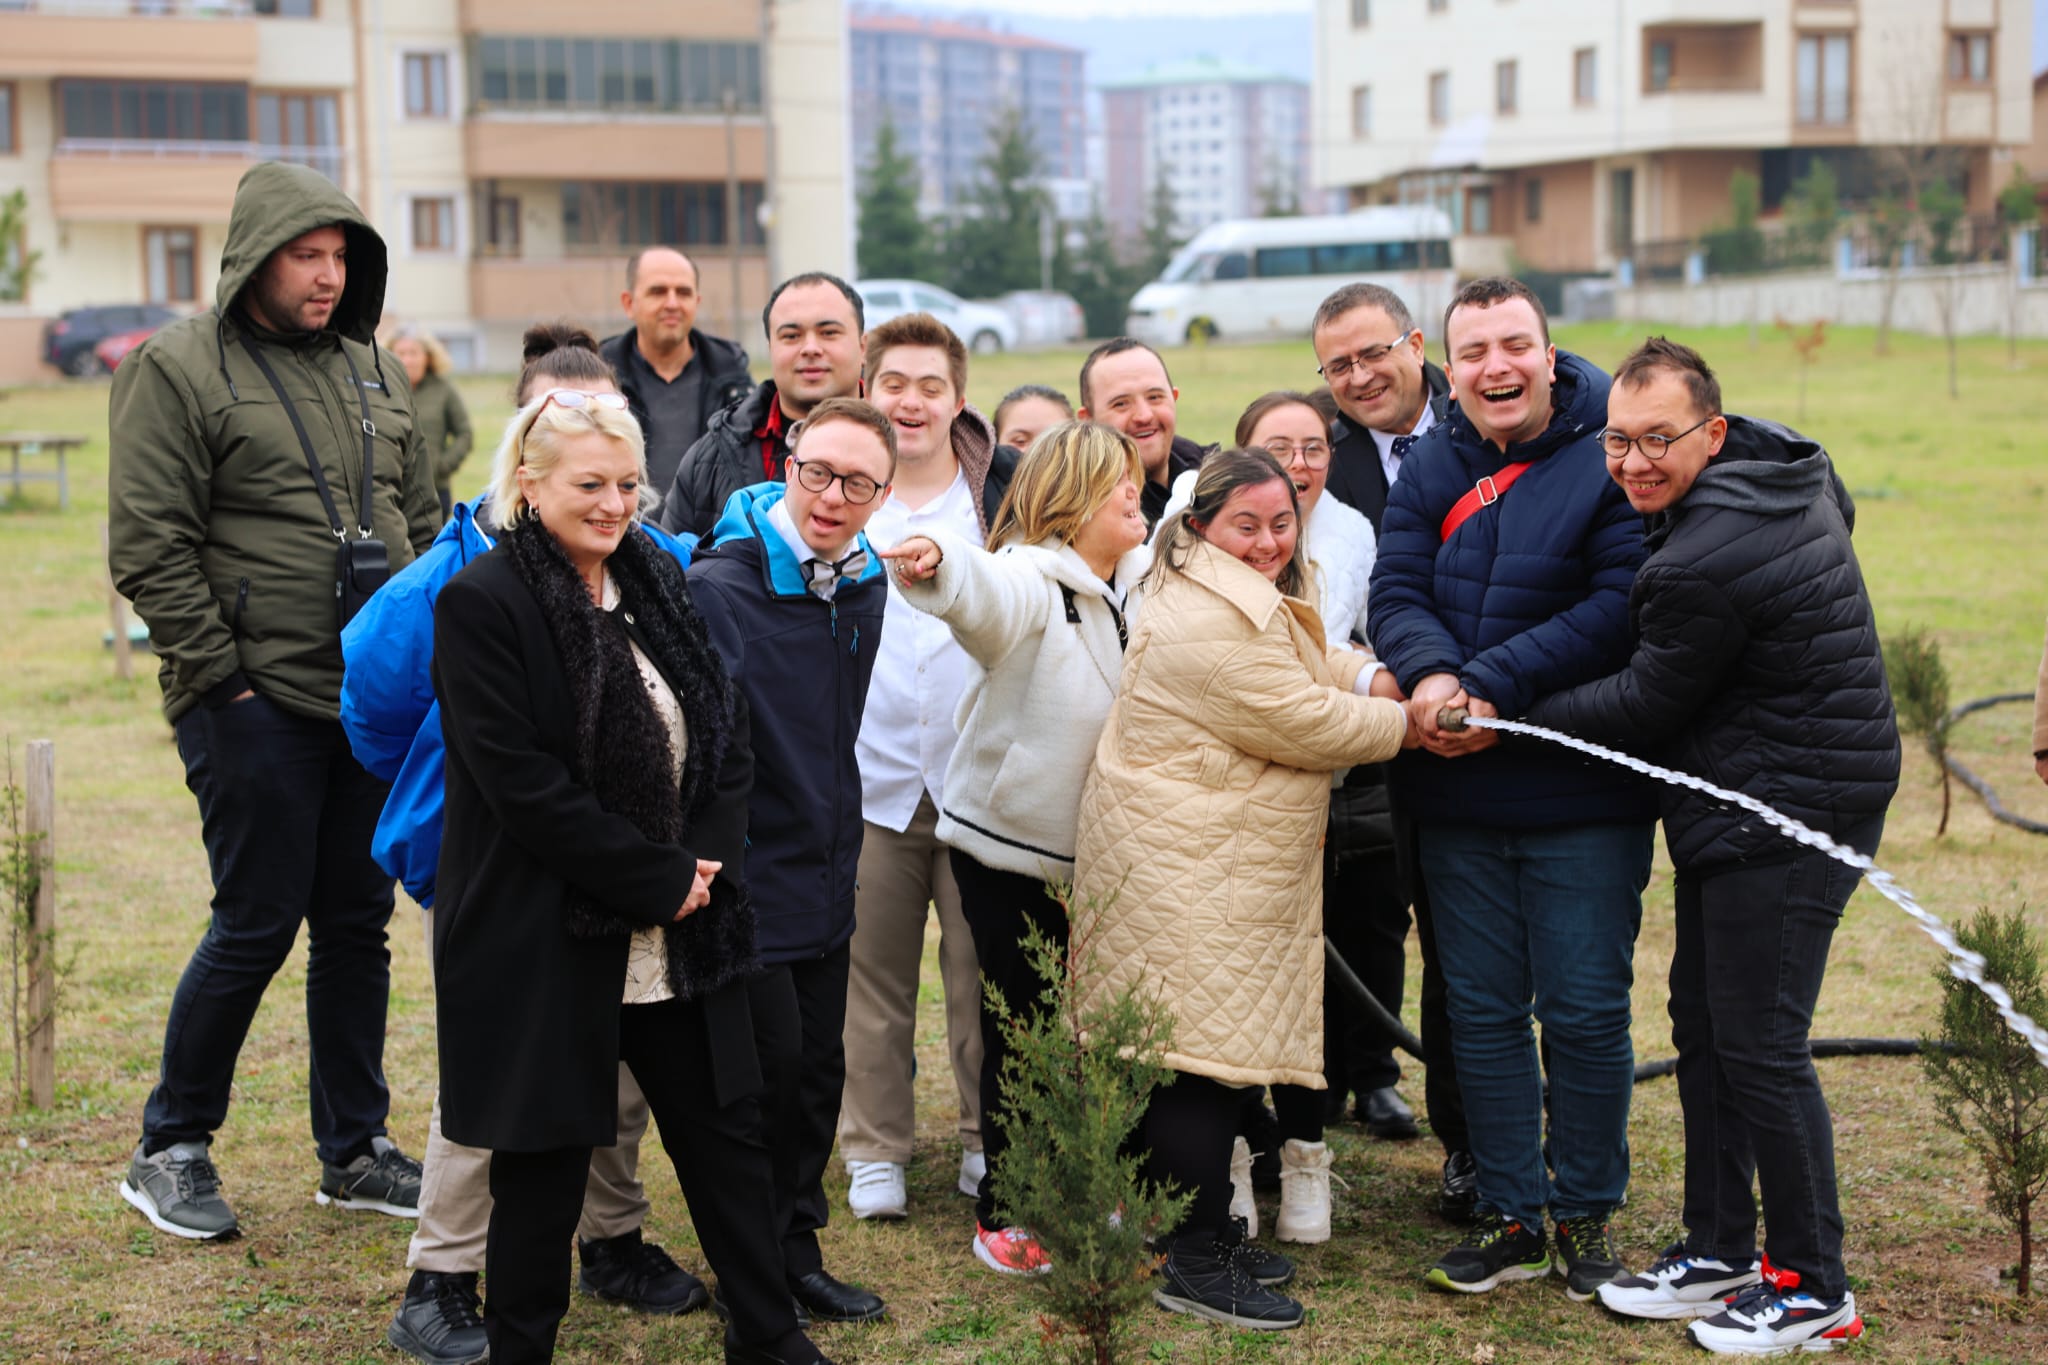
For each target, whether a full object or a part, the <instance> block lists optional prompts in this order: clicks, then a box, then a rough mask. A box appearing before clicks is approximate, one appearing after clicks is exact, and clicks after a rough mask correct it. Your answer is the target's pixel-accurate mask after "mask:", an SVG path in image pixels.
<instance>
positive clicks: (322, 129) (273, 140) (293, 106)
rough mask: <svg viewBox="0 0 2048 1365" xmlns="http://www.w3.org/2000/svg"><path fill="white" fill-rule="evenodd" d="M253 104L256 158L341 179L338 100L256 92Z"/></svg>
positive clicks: (328, 97) (327, 96)
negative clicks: (254, 110) (288, 162)
mask: <svg viewBox="0 0 2048 1365" xmlns="http://www.w3.org/2000/svg"><path fill="white" fill-rule="evenodd" d="M255 104H256V143H257V154H258V155H259V156H263V157H267V158H271V159H274V160H277V161H295V162H297V163H298V164H300V165H301V166H311V167H312V168H313V169H314V170H316V171H318V172H320V173H321V174H322V175H324V176H326V177H327V178H328V179H329V180H333V181H337V182H338V181H339V180H340V179H341V101H340V100H339V99H338V98H337V97H335V96H333V95H287V94H282V93H279V92H276V91H258V92H257V95H256V100H255Z"/></svg>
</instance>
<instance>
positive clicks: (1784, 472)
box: [1527, 417, 1899, 869]
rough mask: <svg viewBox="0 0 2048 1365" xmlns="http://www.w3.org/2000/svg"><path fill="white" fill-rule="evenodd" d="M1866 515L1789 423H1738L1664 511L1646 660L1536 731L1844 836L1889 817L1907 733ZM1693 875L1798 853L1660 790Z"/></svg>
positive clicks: (1726, 811) (1544, 704) (1641, 629)
mask: <svg viewBox="0 0 2048 1365" xmlns="http://www.w3.org/2000/svg"><path fill="white" fill-rule="evenodd" d="M1854 523H1855V508H1854V506H1853V505H1852V504H1851V502H1850V501H1849V495H1848V493H1847V491H1845V490H1844V489H1843V487H1842V483H1841V480H1840V479H1838V478H1837V477H1836V476H1835V472H1834V468H1833V466H1832V465H1831V464H1830V463H1829V461H1828V457H1827V452H1826V451H1824V450H1822V449H1821V448H1820V446H1819V445H1817V444H1816V443H1814V442H1813V441H1810V440H1808V439H1806V438H1805V437H1803V436H1801V435H1799V434H1798V433H1797V432H1795V431H1792V430H1791V429H1789V428H1787V427H1782V426H1779V425H1777V424H1776V423H1773V422H1766V421H1761V420H1758V419H1754V418H1746V417H1731V418H1729V419H1728V439H1727V442H1726V444H1725V445H1724V446H1723V447H1722V450H1721V452H1720V453H1719V454H1718V455H1716V456H1715V457H1714V459H1713V460H1712V462H1711V463H1709V464H1708V465H1707V467H1706V468H1705V469H1704V470H1702V471H1701V472H1700V475H1699V478H1698V479H1697V480H1696V481H1695V482H1694V483H1693V486H1692V488H1691V489H1690V490H1688V491H1687V492H1686V494H1685V496H1684V497H1683V498H1682V499H1681V500H1680V501H1679V502H1678V503H1677V505H1676V506H1674V507H1673V508H1671V509H1670V510H1669V511H1668V512H1664V513H1660V514H1658V515H1655V516H1652V517H1651V518H1649V535H1648V538H1647V541H1646V544H1647V545H1648V547H1649V550H1650V557H1649V559H1648V560H1647V561H1646V562H1645V563H1644V564H1643V567H1642V570H1641V571H1640V572H1639V573H1638V574H1637V576H1636V582H1635V588H1634V590H1633V591H1632V592H1631V594H1630V598H1629V617H1630V626H1631V630H1632V633H1633V638H1634V653H1633V654H1632V656H1631V657H1630V659H1629V663H1628V667H1627V668H1625V669H1624V670H1623V671H1621V672H1620V673H1617V674H1614V675H1613V676H1612V677H1607V678H1602V679H1600V680H1598V681H1597V682H1591V683H1586V684H1584V685H1583V686H1580V687H1575V688H1572V689H1570V690H1569V691H1566V692H1560V693H1556V694H1554V695H1552V696H1549V697H1545V698H1543V699H1541V700H1540V701H1538V702H1537V703H1536V704H1535V705H1534V706H1533V707H1531V708H1530V710H1529V713H1528V716H1527V719H1529V720H1530V721H1533V722H1534V723H1536V724H1538V725H1546V726H1551V727H1553V728H1555V729H1559V730H1564V731H1566V732H1568V733H1571V734H1574V735H1579V736H1581V737H1583V738H1586V739H1591V740H1594V741H1596V742H1599V743H1603V744H1608V745H1611V746H1613V747H1616V748H1621V749H1625V750H1628V751H1630V752H1634V753H1637V754H1641V755H1643V756H1645V757H1650V758H1654V759H1655V760H1657V761H1659V762H1662V763H1664V764H1666V765H1667V766H1670V767H1674V768H1677V769H1679V770H1681V771H1684V772H1689V773H1694V774H1697V775H1699V776H1701V777H1704V778H1706V779H1707V780H1708V781H1710V782H1712V783H1714V784H1715V785H1716V786H1720V787H1727V788H1730V789H1732V790H1735V791H1739V792H1743V793H1745V794H1747V795H1750V796H1754V797H1756V798H1757V799H1758V800H1760V801H1762V802H1764V803H1765V804H1766V805H1769V806H1773V807H1775V808H1776V809H1778V810H1780V811H1783V812H1784V813H1785V814H1787V815H1790V816H1792V817H1793V818H1794V819H1796V820H1799V821H1802V822H1803V823H1805V824H1807V825H1810V826H1812V827H1813V828H1815V829H1818V830H1822V831H1824V832H1833V831H1835V830H1838V829H1841V828H1843V827H1845V826H1848V825H1851V824H1855V823H1856V822H1858V821H1860V820H1863V819H1866V818H1868V817H1869V816H1872V815H1877V814H1881V813H1882V812H1883V811H1884V809H1885V808H1886V807H1887V806H1888V805H1890V804H1891V798H1892V794H1893V792H1895V791H1896V790H1897V789H1898V785H1899V731H1898V725H1897V722H1896V719H1895V718H1894V716H1893V713H1892V698H1891V692H1890V689H1889V688H1888V687H1887V686H1886V684H1885V674H1884V662H1883V659H1882V657H1881V655H1880V653H1879V650H1878V641H1877V626H1876V623H1875V621H1874V620H1873V619H1872V616H1871V610H1870V595H1869V593H1868V592H1867V591H1865V589H1864V586H1863V573H1862V570H1861V569H1860V568H1859V567H1858V566H1857V563H1856V553H1855V551H1854V550H1853V549H1851V548H1850V544H1849V531H1850V528H1851V527H1852V526H1853V525H1854ZM1661 790H1662V799H1663V807H1664V830H1665V838H1666V840H1667V841H1668V842H1669V844H1670V847H1671V861H1672V863H1673V864H1674V865H1676V866H1677V867H1680V868H1686V869H1691V868H1699V867H1711V866H1714V865H1717V864H1725V863H1733V862H1743V861H1773V860H1776V859H1779V858H1784V857H1789V856H1791V855H1792V854H1793V852H1795V851H1796V850H1795V847H1794V845H1792V844H1791V843H1790V842H1789V841H1787V840H1786V839H1785V838H1784V837H1783V836H1782V835H1780V834H1778V833H1777V832H1776V831H1775V830H1773V829H1772V828H1771V827H1770V826H1769V825H1767V824H1765V823H1764V822H1763V821H1762V820H1760V819H1758V818H1757V817H1755V816H1753V815H1750V814H1748V813H1746V812H1744V811H1742V810H1739V809H1737V808H1735V807H1733V806H1729V805H1726V804H1724V803H1722V802H1719V801H1715V800H1712V799H1711V798H1708V797H1706V796H1703V795H1701V794H1700V793H1698V792H1693V791H1688V790H1685V789H1683V788H1677V787H1664V788H1662V789H1661Z"/></svg>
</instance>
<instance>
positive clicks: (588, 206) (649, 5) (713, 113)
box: [0, 0, 852, 383]
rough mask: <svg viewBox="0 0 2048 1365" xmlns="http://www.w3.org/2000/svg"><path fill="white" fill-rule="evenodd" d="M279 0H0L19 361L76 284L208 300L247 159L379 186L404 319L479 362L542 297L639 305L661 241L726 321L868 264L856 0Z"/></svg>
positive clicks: (2, 332) (564, 308)
mask: <svg viewBox="0 0 2048 1365" xmlns="http://www.w3.org/2000/svg"><path fill="white" fill-rule="evenodd" d="M266 8H272V7H270V6H266ZM274 8H275V9H276V10H278V11H279V12H278V13H275V14H262V15H259V14H257V13H255V7H254V6H253V5H252V4H251V3H250V0H152V3H150V4H149V5H147V6H144V5H140V4H138V5H134V6H126V5H114V4H107V3H104V0H35V3H33V4H32V5H30V6H27V7H25V8H24V9H23V10H21V11H15V10H13V9H10V8H5V7H0V195H5V194H8V193H11V192H12V191H14V190H16V189H20V190H23V191H25V193H26V195H27V199H28V216H27V224H26V228H25V231H24V233H23V236H22V241H21V243H20V244H19V245H20V247H21V248H23V249H26V250H29V251H33V252H37V253H39V259H38V268H37V270H36V272H35V274H34V276H33V278H32V279H31V281H30V283H29V288H28V293H27V297H26V299H25V300H18V301H0V337H4V339H5V344H0V383H6V382H12V381H16V380H19V379H23V378H27V377H30V376H29V370H30V369H31V368H32V367H31V366H28V365H25V364H24V353H25V351H26V349H27V348H26V347H24V345H23V344H21V338H22V337H23V336H25V335H30V334H39V333H40V330H41V325H42V322H43V320H45V319H47V318H50V317H53V316H55V315H57V314H59V313H62V312H65V311H67V310H69V309H73V308H78V307H83V306H89V305H96V304H132V303H139V302H145V301H154V302H163V303H167V304H169V305H171V306H173V307H179V308H201V307H205V306H208V305H210V304H211V302H212V291H213V288H214V282H215V280H216V278H217V274H218V263H219V257H220V249H221V244H222V241H223V239H224V236H225V233H226V226H227V218H228V211H229V208H230V206H231V203H232V200H233V195H234V189H235V185H236V182H237V181H238V180H239V178H240V176H241V174H242V172H243V171H244V170H246V169H247V168H248V167H249V166H250V165H251V164H253V163H254V162H255V161H257V160H260V159H265V158H270V157H284V158H288V159H295V160H301V161H305V162H308V163H309V164H313V165H315V166H317V167H318V168H319V169H321V170H323V171H325V172H326V173H327V174H329V175H330V176H332V177H333V178H334V179H335V181H336V182H337V183H338V184H340V185H341V186H342V188H343V189H344V190H346V191H347V192H348V193H349V194H350V195H352V196H353V197H354V198H355V199H356V200H357V202H359V203H360V204H361V205H362V206H363V209H364V211H365V212H366V213H367V214H369V216H370V217H371V219H372V220H373V221H374V222H375V223H376V224H377V226H378V229H379V231H381V232H382V233H383V235H384V237H385V239H386V241H387V243H388V244H389V246H390V251H391V279H390V284H389V288H388V290H387V304H386V315H387V317H388V318H391V319H393V320H405V321H413V322H419V323H422V324H425V325H427V326H429V327H431V328H433V329H434V330H435V331H437V332H439V333H440V334H442V336H443V337H444V338H445V339H446V340H447V341H448V342H449V344H450V349H451V350H452V351H453V352H454V353H455V355H456V357H457V360H458V362H459V363H463V364H468V365H472V366H479V367H486V368H494V369H497V368H505V367H508V366H509V365H511V364H512V363H513V362H514V361H515V360H516V357H517V337H518V334H519V332H520V331H521V330H523V328H524V327H525V326H526V325H527V324H529V323H530V322H532V321H534V320H536V319H538V318H542V317H570V318H573V319H576V320H578V321H581V322H584V323H587V324H589V325H591V326H592V327H593V328H596V329H598V330H599V331H600V333H601V334H602V333H605V332H610V331H614V330H617V328H618V327H620V326H622V325H623V323H624V319H623V316H622V313H621V310H620V308H619V302H618V299H619V293H620V290H621V288H622V287H623V284H624V276H625V268H626V262H627V260H628V258H629V257H630V255H631V254H632V253H633V252H634V251H636V250H638V249H639V247H640V246H642V245H648V244H654V243H658V242H672V243H674V244H677V245H680V246H682V247H683V248H684V249H685V250H687V251H689V252H690V253H691V254H692V256H693V257H695V258H696V259H697V261H698V264H699V269H700V272H701V275H702V279H701V281H700V286H701V288H702V291H703V294H704V306H703V309H702V311H701V313H700V321H699V325H700V326H703V327H705V328H707V329H709V330H711V331H715V332H720V333H723V332H726V331H729V330H731V329H732V327H733V326H734V325H735V322H738V323H739V324H740V325H742V326H743V327H744V326H745V319H746V318H748V317H750V316H757V315H758V313H759V310H760V307H761V305H762V303H763V302H764V301H765V298H766V294H767V291H768V288H769V285H770V281H771V280H772V279H774V278H776V277H777V276H779V275H782V274H786V273H793V272H795V271H797V270H806V269H823V270H832V271H835V272H838V273H841V274H845V273H848V272H849V271H850V268H851V263H852V208H851V193H852V191H851V182H850V179H849V160H850V158H849V155H848V149H847V136H846V129H845V120H844V118H843V117H840V116H835V115H832V114H830V113H829V111H830V110H833V109H843V108H844V107H845V99H846V44H845V24H846V19H845V13H844V9H843V4H842V0H774V3H772V4H771V3H769V2H768V0H719V2H718V3H716V4H710V3H706V4H698V3H680V4H679V3H676V0H607V3H606V4H604V5H601V6H585V7H583V8H581V9H564V8H563V7H562V6H560V5H558V4H546V3H541V2H540V0H279V3H278V4H276V5H275V6H274ZM143 11H146V12H143ZM728 92H729V93H730V99H729V102H728ZM821 111H827V112H821ZM729 182H736V183H737V185H738V190H739V193H738V196H737V201H736V203H734V202H729V201H728V194H727V186H728V183H729ZM735 226H736V227H737V233H735V231H734V228H735ZM11 249H13V246H12V244H0V250H11ZM758 326H759V324H758V321H756V322H755V323H753V324H752V329H758ZM740 340H741V341H742V342H743V343H744V344H749V345H750V346H751V347H752V349H755V350H758V349H760V339H759V338H758V336H753V335H748V334H747V332H745V331H743V332H742V335H741V337H740Z"/></svg>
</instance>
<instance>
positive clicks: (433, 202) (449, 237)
mask: <svg viewBox="0 0 2048 1365" xmlns="http://www.w3.org/2000/svg"><path fill="white" fill-rule="evenodd" d="M412 249H413V250H414V251H419V252H431V253H435V254H447V253H449V252H452V251H454V250H455V201H454V200H453V199H449V198H428V199H415V200H413V201H412Z"/></svg>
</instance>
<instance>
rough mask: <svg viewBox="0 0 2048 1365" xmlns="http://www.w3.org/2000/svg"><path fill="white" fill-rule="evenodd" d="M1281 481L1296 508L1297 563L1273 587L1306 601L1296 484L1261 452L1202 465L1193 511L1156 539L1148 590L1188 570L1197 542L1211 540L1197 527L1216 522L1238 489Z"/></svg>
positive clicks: (1227, 455)
mask: <svg viewBox="0 0 2048 1365" xmlns="http://www.w3.org/2000/svg"><path fill="white" fill-rule="evenodd" d="M1276 480H1277V481H1278V482H1279V483H1280V485H1281V486H1282V487H1284V488H1285V489H1286V490H1287V501H1288V502H1289V503H1291V504H1293V507H1294V526H1295V536H1294V557H1293V558H1291V559H1289V560H1288V561H1287V567H1286V568H1284V569H1282V570H1281V571H1280V577H1279V578H1278V579H1277V580H1276V581H1275V582H1274V584H1273V586H1274V587H1276V588H1278V589H1280V591H1281V592H1282V593H1283V594H1284V595H1286V596H1288V597H1300V598H1304V599H1305V598H1307V597H1308V595H1309V589H1310V584H1309V577H1308V570H1307V561H1308V549H1307V545H1306V537H1305V536H1304V535H1303V534H1302V530H1301V499H1300V498H1299V497H1298V496H1297V495H1296V494H1295V491H1294V480H1293V479H1292V478H1290V477H1289V476H1288V473H1287V471H1286V470H1284V469H1282V468H1281V467H1280V462H1279V461H1278V460H1275V459H1274V458H1273V457H1272V456H1271V455H1268V454H1267V453H1266V452H1265V451H1263V450H1258V449H1252V450H1219V451H1217V452H1216V453H1215V454H1213V455H1211V456H1210V457H1209V458H1208V459H1206V460H1204V461H1202V468H1201V472H1200V473H1198V474H1196V475H1195V493H1194V496H1193V497H1192V498H1190V499H1189V500H1188V505H1187V506H1186V507H1183V508H1182V509H1181V510H1180V511H1179V512H1178V513H1176V514H1175V515H1174V516H1171V517H1168V518H1167V519H1166V520H1165V521H1162V522H1160V523H1159V529H1158V530H1157V531H1155V532H1154V533H1153V536H1152V568H1151V570H1150V571H1149V572H1148V573H1147V574H1146V575H1145V578H1146V583H1145V586H1146V588H1147V589H1151V588H1156V587H1157V586H1158V585H1159V582H1160V580H1161V579H1163V578H1164V577H1165V576H1166V574H1167V573H1168V572H1179V571H1180V570H1181V569H1183V568H1185V567H1186V566H1187V562H1188V551H1189V550H1191V549H1192V548H1193V547H1194V542H1196V541H1198V540H1206V539H1207V537H1206V536H1204V535H1203V534H1202V533H1201V531H1199V530H1197V529H1196V527H1195V523H1196V522H1200V523H1202V525H1203V526H1207V525H1208V524H1209V523H1210V522H1212V521H1214V520H1216V517H1217V515H1218V514H1219V513H1221V512H1222V511H1223V504H1224V503H1226V502H1229V501H1230V495H1231V494H1233V493H1235V492H1237V491H1238V490H1239V489H1241V488H1257V487H1258V486H1259V485H1261V484H1264V483H1271V482H1274V481H1276Z"/></svg>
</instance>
